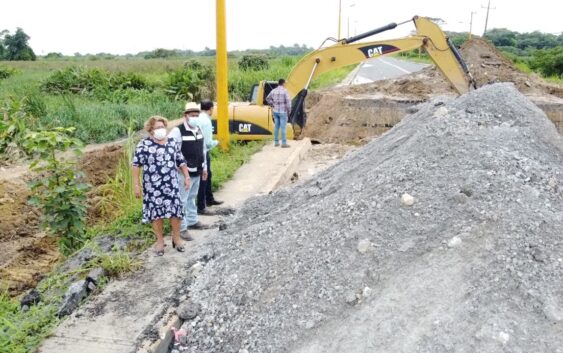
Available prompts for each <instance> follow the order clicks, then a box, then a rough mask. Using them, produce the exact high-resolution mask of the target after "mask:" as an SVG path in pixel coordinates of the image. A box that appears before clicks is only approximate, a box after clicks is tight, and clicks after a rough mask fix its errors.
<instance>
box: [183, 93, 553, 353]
mask: <svg viewBox="0 0 563 353" xmlns="http://www.w3.org/2000/svg"><path fill="white" fill-rule="evenodd" d="M406 193H408V194H410V195H412V196H410V197H409V196H407V195H406ZM210 245H211V246H213V248H214V249H215V256H214V259H212V260H211V261H210V262H209V263H208V264H207V265H206V266H205V267H204V269H203V270H202V271H201V272H199V276H198V278H197V279H196V280H195V281H194V283H193V284H192V285H191V286H190V288H189V291H190V293H191V294H190V295H191V300H192V301H193V303H194V305H195V306H197V305H199V306H200V308H201V310H200V311H199V313H198V316H197V317H196V318H194V319H193V320H191V321H188V322H186V323H184V325H183V326H184V328H186V329H187V330H188V331H189V334H188V344H187V346H186V348H187V350H186V351H188V352H200V353H201V352H349V353H354V352H366V351H370V352H409V353H410V352H428V353H430V352H451V351H456V352H499V351H506V352H532V351H533V352H546V353H547V352H555V351H557V350H558V349H560V343H561V342H562V341H563V330H562V329H561V328H562V326H561V325H563V290H562V288H561V281H562V280H563V263H562V259H561V254H562V253H563V139H562V137H561V136H560V135H559V134H558V133H557V131H556V130H555V128H554V127H553V124H551V122H550V121H549V120H548V119H547V118H546V116H545V115H544V114H543V113H542V111H541V110H539V109H538V108H537V107H536V106H535V105H533V104H532V103H531V102H530V101H529V100H528V99H526V98H525V97H524V96H523V95H521V94H520V93H519V92H518V91H517V90H516V89H515V88H514V86H513V85H511V84H495V85H488V86H485V87H483V88H481V89H479V90H477V91H474V92H471V93H470V94H467V95H465V96H463V97H461V98H459V99H456V100H450V101H447V100H446V101H434V102H432V103H428V104H425V105H424V106H422V107H420V110H419V111H418V112H417V113H415V114H413V115H411V116H408V117H407V118H405V119H403V120H402V121H401V122H400V123H399V124H398V125H397V126H395V127H394V128H393V129H392V130H391V131H390V132H388V133H387V134H385V135H383V136H382V137H380V138H378V139H377V140H375V141H372V142H371V143H369V144H367V145H366V146H365V147H363V148H361V149H359V150H358V151H356V152H353V153H351V154H348V155H347V157H345V158H344V159H343V160H342V161H341V162H339V163H337V164H336V165H334V166H333V167H331V168H329V169H327V170H326V171H324V172H322V173H321V174H320V175H319V176H318V177H315V178H313V179H311V180H309V181H307V182H306V183H304V184H302V185H299V186H297V187H294V188H292V189H286V190H282V191H280V192H277V193H275V194H272V195H268V196H266V197H262V198H257V199H254V200H251V201H250V202H247V203H246V205H245V207H244V209H243V210H241V212H240V213H239V215H238V216H237V218H236V219H235V220H234V221H233V222H232V223H231V224H228V226H227V230H225V231H223V232H220V233H219V234H217V236H216V237H215V238H213V242H212V243H211V244H210Z"/></svg>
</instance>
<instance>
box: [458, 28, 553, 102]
mask: <svg viewBox="0 0 563 353" xmlns="http://www.w3.org/2000/svg"><path fill="white" fill-rule="evenodd" d="M461 55H462V56H463V58H464V60H465V62H466V63H467V65H468V67H469V71H470V72H471V73H472V74H473V77H474V78H475V81H477V86H478V87H481V86H484V85H487V84H491V83H496V82H512V83H514V84H515V85H516V87H518V90H519V91H520V92H522V93H524V94H526V95H554V96H556V97H559V98H563V87H561V86H558V85H555V84H550V83H547V82H545V81H543V80H542V79H541V78H540V77H539V76H538V75H536V74H531V75H528V74H525V73H523V72H520V71H518V69H516V67H514V65H513V64H512V62H511V61H510V60H509V59H507V58H506V57H505V56H504V55H502V53H501V52H499V51H498V50H497V49H496V48H495V46H494V45H493V44H491V43H489V42H488V41H486V40H485V39H482V38H475V39H472V40H469V41H467V42H465V43H464V44H463V46H462V47H461Z"/></svg>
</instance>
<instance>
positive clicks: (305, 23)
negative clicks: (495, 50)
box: [0, 0, 563, 55]
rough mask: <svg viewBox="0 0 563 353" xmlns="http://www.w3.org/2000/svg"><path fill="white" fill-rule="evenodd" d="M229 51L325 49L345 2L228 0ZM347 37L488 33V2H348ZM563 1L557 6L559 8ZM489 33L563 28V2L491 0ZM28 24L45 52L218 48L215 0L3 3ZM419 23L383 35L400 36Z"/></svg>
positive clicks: (12, 19)
mask: <svg viewBox="0 0 563 353" xmlns="http://www.w3.org/2000/svg"><path fill="white" fill-rule="evenodd" d="M225 1H226V4H227V32H228V33H227V47H228V49H229V50H235V49H249V48H268V47H269V46H270V45H275V46H278V45H281V44H283V45H286V46H289V45H293V44H295V43H298V44H306V45H307V46H311V47H318V46H319V45H320V44H321V42H322V41H323V40H324V39H325V38H327V37H336V35H337V31H338V3H339V0H276V1H268V0H225ZM341 1H342V25H341V26H342V27H341V28H342V29H341V36H343V37H345V36H346V35H347V34H348V23H349V24H350V25H349V28H350V29H349V32H350V35H353V34H354V33H360V32H363V31H367V30H370V29H373V28H377V27H380V26H383V25H385V24H387V23H389V22H402V21H404V20H407V19H409V18H412V16H413V15H422V16H428V17H436V18H442V19H444V20H445V21H446V24H444V25H442V28H443V29H444V30H449V31H468V30H469V21H470V16H471V12H472V11H474V12H475V14H474V15H473V33H475V34H479V35H480V34H482V33H483V29H484V23H485V15H486V10H485V9H483V8H482V7H481V6H486V5H487V0H466V1H463V2H454V1H453V0H426V1H421V0H390V1H389V0H388V1H377V0H341ZM557 4H558V5H557ZM491 7H492V8H493V7H494V8H496V9H495V10H491V12H490V15H489V25H488V28H502V27H504V28H508V29H510V30H514V31H518V32H531V31H534V30H539V31H542V32H549V33H554V34H558V33H560V32H561V31H562V30H563V29H562V27H563V21H562V20H561V15H562V13H563V11H562V10H563V2H561V1H554V0H535V1H513V0H492V1H491ZM16 27H21V28H23V30H24V31H25V32H26V33H27V34H28V35H29V36H30V37H31V40H30V42H29V43H30V45H31V47H32V48H33V50H34V51H35V53H36V54H38V55H45V54H47V53H49V52H61V53H63V54H65V55H72V54H73V53H75V52H80V53H82V54H86V53H92V54H95V53H99V52H106V53H114V54H126V53H133V54H135V53H137V52H139V51H145V50H153V49H156V48H166V49H173V48H177V49H192V50H202V49H204V48H205V47H209V48H215V47H216V44H215V43H216V42H215V1H214V0H159V1H147V0H136V1H134V0H97V1H92V0H74V1H71V0H2V1H1V3H0V30H2V29H8V30H9V31H11V32H12V33H13V31H15V29H16ZM413 29H414V26H413V25H412V24H407V25H404V26H401V27H400V28H398V29H395V30H393V31H389V32H387V33H386V34H385V35H380V36H379V37H374V39H377V38H385V39H387V38H399V37H402V36H405V35H407V34H408V33H409V32H410V31H411V30H413Z"/></svg>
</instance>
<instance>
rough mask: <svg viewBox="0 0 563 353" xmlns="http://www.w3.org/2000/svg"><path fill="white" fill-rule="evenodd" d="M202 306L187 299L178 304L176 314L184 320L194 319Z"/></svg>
mask: <svg viewBox="0 0 563 353" xmlns="http://www.w3.org/2000/svg"><path fill="white" fill-rule="evenodd" d="M200 309H201V307H200V306H199V304H195V303H193V302H192V301H191V300H187V301H185V302H183V303H182V304H180V305H179V306H178V309H176V314H178V317H179V318H180V319H182V320H192V319H193V318H195V317H196V316H197V314H198V313H199V311H200Z"/></svg>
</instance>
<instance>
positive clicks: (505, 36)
mask: <svg viewBox="0 0 563 353" xmlns="http://www.w3.org/2000/svg"><path fill="white" fill-rule="evenodd" d="M518 34H519V33H518V32H513V31H510V30H508V29H506V28H494V29H491V30H489V31H487V34H486V36H485V37H486V38H487V39H489V40H490V41H491V42H493V44H494V45H495V46H497V47H514V46H516V42H517V40H516V36H517V35H518Z"/></svg>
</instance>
